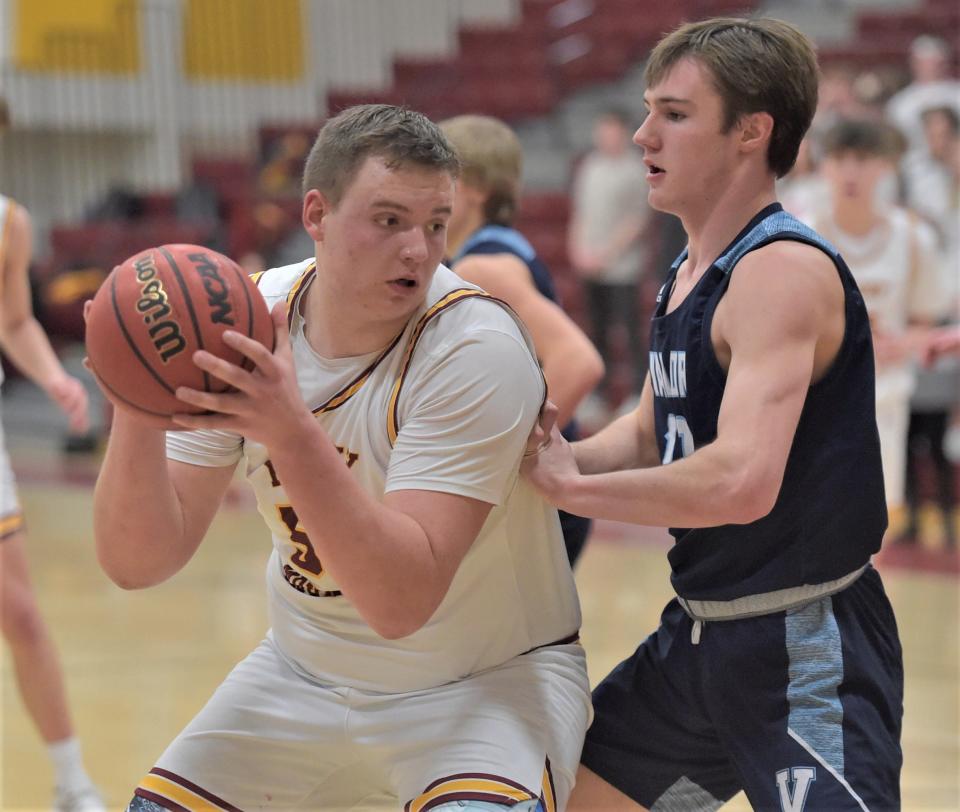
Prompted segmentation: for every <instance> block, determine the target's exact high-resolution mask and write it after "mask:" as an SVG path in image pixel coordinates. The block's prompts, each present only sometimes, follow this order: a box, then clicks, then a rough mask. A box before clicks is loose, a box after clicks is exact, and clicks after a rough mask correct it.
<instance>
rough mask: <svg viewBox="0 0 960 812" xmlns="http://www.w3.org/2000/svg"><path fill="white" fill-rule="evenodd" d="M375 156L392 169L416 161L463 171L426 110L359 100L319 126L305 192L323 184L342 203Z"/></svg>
mask: <svg viewBox="0 0 960 812" xmlns="http://www.w3.org/2000/svg"><path fill="white" fill-rule="evenodd" d="M371 156H376V157H378V158H383V159H384V160H385V161H386V164H387V166H388V167H390V168H391V169H399V168H401V167H405V166H409V165H411V164H412V165H415V166H420V167H427V168H429V169H436V170H438V171H443V172H448V173H450V175H451V176H452V177H457V176H458V175H459V172H460V161H459V160H458V159H457V154H456V153H455V152H454V151H453V147H451V146H450V144H449V143H448V141H447V139H446V137H445V136H444V134H443V133H442V132H441V131H440V128H439V127H438V126H437V125H436V124H434V123H433V122H432V121H431V120H430V119H428V118H427V117H426V116H425V115H423V114H422V113H418V112H416V111H415V110H409V109H407V108H406V107H396V106H394V105H392V104H358V105H356V106H354V107H348V108H347V109H346V110H343V111H341V112H340V113H337V115H335V116H334V117H333V118H331V119H328V120H327V122H326V123H325V124H324V125H323V127H322V128H321V129H320V133H319V134H318V135H317V140H316V141H315V142H314V144H313V147H312V148H311V149H310V154H309V155H308V156H307V163H306V166H305V167H304V170H303V193H304V194H306V193H307V192H309V191H310V190H311V189H318V190H319V191H321V192H323V194H324V196H326V197H327V199H328V200H330V202H331V204H332V205H334V206H335V205H337V203H339V202H340V199H341V198H342V197H343V193H344V191H346V189H347V187H348V186H349V185H350V183H351V182H352V181H353V179H354V177H355V176H356V174H357V171H358V170H359V169H360V166H361V164H362V163H363V162H364V161H365V160H366V159H367V158H369V157H371Z"/></svg>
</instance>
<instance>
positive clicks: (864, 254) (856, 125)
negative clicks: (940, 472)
mask: <svg viewBox="0 0 960 812" xmlns="http://www.w3.org/2000/svg"><path fill="white" fill-rule="evenodd" d="M893 137H894V134H893V131H892V130H891V129H890V128H889V127H887V126H885V125H884V124H881V123H878V122H875V121H870V120H857V119H848V120H841V121H839V122H837V123H836V124H835V125H834V126H833V127H831V128H830V130H828V131H827V132H826V133H825V135H824V140H823V149H824V158H823V165H822V172H823V175H824V177H825V178H826V180H827V185H828V188H829V193H830V200H829V207H828V208H827V209H826V210H822V211H820V212H818V213H817V214H816V215H815V216H814V217H813V218H812V221H811V223H810V224H811V225H812V226H813V227H814V228H815V229H816V230H817V231H818V232H820V234H822V235H823V236H824V237H826V238H827V239H828V240H829V241H830V242H831V243H833V245H834V246H835V247H836V248H837V249H838V250H839V251H840V253H841V254H843V257H844V259H845V260H846V261H847V265H848V266H849V268H850V270H851V271H852V272H853V276H854V278H855V279H856V280H857V285H858V286H859V287H860V291H861V292H862V293H863V298H864V301H865V302H866V305H867V312H868V313H869V315H870V327H871V331H872V333H873V344H874V349H875V351H876V356H877V359H876V363H877V428H878V430H879V432H880V451H881V454H882V456H883V479H884V490H885V492H886V498H887V506H888V508H889V509H890V510H891V512H892V514H894V515H893V516H892V518H895V517H896V513H897V512H899V511H902V509H903V505H904V482H905V480H904V477H905V474H906V452H907V427H908V424H909V419H910V396H911V394H912V393H913V389H914V385H915V378H916V375H915V370H914V364H915V363H916V357H915V356H916V355H917V347H918V344H919V342H920V340H921V339H922V334H921V331H920V330H918V329H915V328H924V327H929V326H931V325H933V324H935V323H937V322H938V321H939V320H940V319H941V317H943V316H945V315H946V312H947V307H948V300H947V298H946V296H945V295H944V293H945V291H943V289H942V288H943V286H942V285H941V283H940V263H941V261H942V260H941V258H940V256H939V255H938V253H937V240H936V234H935V232H934V231H933V229H932V228H931V227H930V226H929V225H928V224H927V223H925V222H924V221H922V220H920V218H919V217H917V216H916V215H915V214H913V213H912V212H910V211H908V210H907V209H903V208H900V207H898V206H890V205H885V204H880V203H878V202H877V196H876V190H877V187H878V185H879V184H880V183H882V182H883V180H884V178H886V177H889V176H890V175H891V174H892V173H893V172H894V171H895V168H896V163H895V160H896V144H895V142H894V141H892V138H893ZM896 518H899V517H896Z"/></svg>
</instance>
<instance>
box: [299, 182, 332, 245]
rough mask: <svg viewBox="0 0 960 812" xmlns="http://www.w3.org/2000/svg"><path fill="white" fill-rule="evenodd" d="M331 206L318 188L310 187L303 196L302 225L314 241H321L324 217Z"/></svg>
mask: <svg viewBox="0 0 960 812" xmlns="http://www.w3.org/2000/svg"><path fill="white" fill-rule="evenodd" d="M331 209H332V206H331V205H330V202H329V201H328V200H327V198H326V196H325V195H324V194H323V192H321V191H320V190H319V189H311V190H310V191H309V192H307V193H306V195H304V198H303V212H302V218H303V227H304V228H305V229H306V230H307V234H309V235H310V236H311V237H312V238H313V241H314V242H323V229H324V218H325V217H326V215H327V214H329V213H330V211H331Z"/></svg>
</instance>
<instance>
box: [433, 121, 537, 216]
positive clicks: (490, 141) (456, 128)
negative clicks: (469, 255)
mask: <svg viewBox="0 0 960 812" xmlns="http://www.w3.org/2000/svg"><path fill="white" fill-rule="evenodd" d="M440 129H441V130H442V131H443V134H444V135H445V136H446V137H447V139H448V140H449V141H450V143H451V144H452V145H453V148H454V149H455V150H456V151H457V155H458V157H459V158H460V164H461V171H460V173H461V174H460V177H461V180H462V182H463V183H468V184H469V185H470V186H473V187H474V188H476V189H480V190H481V191H483V192H484V194H486V200H485V203H484V219H485V220H486V222H488V223H495V224H496V225H500V226H509V225H512V224H513V221H514V219H515V218H516V216H517V205H518V202H519V197H520V176H521V174H522V172H523V149H522V147H521V146H520V139H519V138H517V135H516V133H515V132H514V131H513V130H511V129H510V127H508V126H507V125H506V124H504V123H503V122H502V121H500V120H499V119H496V118H492V117H491V116H480V115H464V116H455V117H454V118H448V119H447V120H446V121H441V122H440Z"/></svg>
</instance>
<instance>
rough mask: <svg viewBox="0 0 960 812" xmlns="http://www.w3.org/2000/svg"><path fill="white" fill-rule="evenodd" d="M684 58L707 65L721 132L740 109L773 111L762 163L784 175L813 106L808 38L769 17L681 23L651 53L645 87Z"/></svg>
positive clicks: (815, 77)
mask: <svg viewBox="0 0 960 812" xmlns="http://www.w3.org/2000/svg"><path fill="white" fill-rule="evenodd" d="M684 58H692V59H695V60H696V61H698V62H699V63H700V64H701V65H703V66H704V67H706V68H707V70H708V72H709V73H710V76H711V78H712V79H713V83H714V86H715V88H716V90H717V92H718V93H719V94H720V97H721V99H722V100H723V108H724V122H723V131H724V132H728V131H729V130H730V128H731V127H733V125H734V124H736V123H737V121H738V120H739V119H740V117H741V116H743V115H747V114H749V113H761V112H762V113H769V114H770V115H771V116H772V118H773V134H772V135H771V137H770V146H769V148H768V150H767V165H768V166H769V167H770V169H771V170H772V171H773V172H775V173H776V175H777V177H778V178H780V177H783V176H784V175H786V174H787V172H789V171H790V169H791V168H792V167H793V164H794V162H795V161H796V160H797V152H798V150H799V149H800V141H801V140H803V136H804V134H805V133H806V131H807V129H808V128H809V127H810V122H811V121H812V120H813V114H814V112H816V109H817V87H818V84H819V70H818V68H817V56H816V53H815V52H814V49H813V44H812V43H811V42H810V40H809V39H807V37H806V36H804V34H803V33H801V32H800V30H799V29H797V28H794V26H792V25H790V24H789V23H785V22H782V21H781V20H773V19H769V18H757V19H740V18H736V17H716V18H714V19H711V20H703V21H701V22H696V23H687V24H685V25H682V26H680V27H679V28H677V29H676V30H675V31H672V32H671V33H669V34H667V35H666V36H665V37H664V38H663V39H662V40H660V42H659V43H657V45H656V47H655V48H654V49H653V51H652V52H651V53H650V58H649V59H648V60H647V67H646V69H645V71H644V78H645V79H646V83H647V87H653V86H654V85H656V84H659V83H660V82H661V81H662V80H663V79H664V78H665V77H666V75H667V73H669V71H670V69H671V68H673V66H674V65H675V64H676V63H677V62H679V61H680V60H681V59H684Z"/></svg>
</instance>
